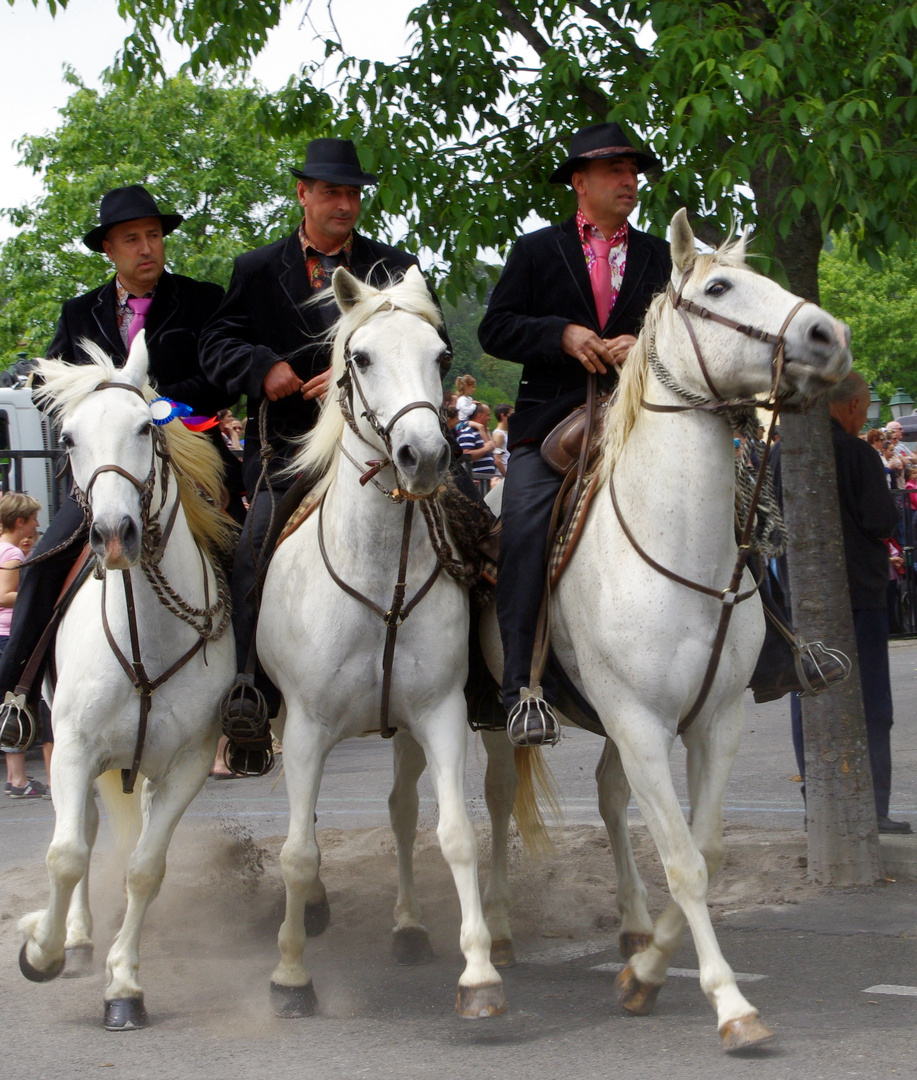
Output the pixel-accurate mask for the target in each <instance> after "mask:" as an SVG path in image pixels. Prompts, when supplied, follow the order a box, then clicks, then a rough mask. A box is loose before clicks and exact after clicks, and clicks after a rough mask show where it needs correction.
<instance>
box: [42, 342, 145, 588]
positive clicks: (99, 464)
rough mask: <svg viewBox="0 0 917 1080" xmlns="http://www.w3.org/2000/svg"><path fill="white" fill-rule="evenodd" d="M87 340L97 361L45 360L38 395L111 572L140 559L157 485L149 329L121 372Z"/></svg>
mask: <svg viewBox="0 0 917 1080" xmlns="http://www.w3.org/2000/svg"><path fill="white" fill-rule="evenodd" d="M82 345H83V348H84V349H85V350H86V351H87V352H88V353H89V355H90V356H91V357H92V361H93V362H92V363H91V364H85V365H73V364H66V363H64V362H63V361H60V360H45V361H42V362H41V364H40V365H39V368H38V373H39V376H40V378H41V379H42V380H43V385H42V386H41V387H40V389H39V391H38V396H39V399H40V400H41V399H43V400H44V401H45V402H47V403H48V404H49V405H50V406H51V409H52V411H53V413H54V415H55V417H56V418H57V419H58V421H59V423H60V426H61V445H62V447H63V448H64V449H65V450H66V451H67V455H68V458H69V462H70V469H71V472H72V475H73V482H74V485H75V489H76V492H77V497H78V498H80V499H81V500H82V501H83V505H84V507H85V508H87V509H88V513H89V516H90V521H91V524H90V529H89V542H90V546H91V547H92V550H93V552H94V553H95V555H96V556H97V558H98V559H99V560H100V562H101V563H102V565H103V566H104V567H105V568H106V569H107V570H126V569H128V568H130V567H131V566H133V565H134V564H135V563H136V562H137V560H138V559H139V558H140V554H141V550H142V540H143V530H144V525H145V521H146V519H147V516H148V513H149V507H150V502H151V500H152V497H153V492H154V489H156V488H157V486H158V485H157V461H158V458H157V443H158V440H157V439H156V438H155V430H156V425H155V424H154V421H153V415H152V413H151V411H150V406H149V404H148V402H147V401H146V398H145V393H144V388H145V387H147V366H148V363H149V357H148V353H147V348H146V341H145V335H144V332H143V331H141V332H140V333H139V334H138V335H137V336H136V338H135V339H134V342H133V344H132V346H131V350H130V355H129V357H128V360H127V362H126V363H125V365H124V367H123V368H121V369H120V370H118V369H117V368H116V367H115V366H114V364H113V363H112V361H111V359H110V357H108V356H107V355H106V354H105V353H104V352H102V350H101V349H99V348H98V347H97V346H95V345H93V344H92V343H90V342H87V341H84V342H83V343H82ZM147 389H148V388H147ZM103 390H104V391H105V393H102V392H101V391H103Z"/></svg>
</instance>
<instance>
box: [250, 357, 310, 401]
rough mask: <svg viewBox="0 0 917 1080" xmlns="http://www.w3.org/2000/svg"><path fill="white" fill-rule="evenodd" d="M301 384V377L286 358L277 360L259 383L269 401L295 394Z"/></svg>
mask: <svg viewBox="0 0 917 1080" xmlns="http://www.w3.org/2000/svg"><path fill="white" fill-rule="evenodd" d="M313 381H314V380H313ZM302 384H303V383H302V379H301V378H300V377H299V376H298V375H297V374H296V372H295V371H294V370H293V369H292V368H291V367H290V365H289V364H288V363H287V362H286V360H278V361H277V363H276V364H275V365H274V366H273V367H272V368H271V369H270V371H269V372H268V373H267V375H265V376H264V381H263V382H262V384H261V385H262V387H263V388H264V393H265V395H266V397H267V399H268V400H269V401H279V400H280V399H281V398H285V397H289V396H290V394H295V393H296V391H297V390H299V388H300V387H301V386H302Z"/></svg>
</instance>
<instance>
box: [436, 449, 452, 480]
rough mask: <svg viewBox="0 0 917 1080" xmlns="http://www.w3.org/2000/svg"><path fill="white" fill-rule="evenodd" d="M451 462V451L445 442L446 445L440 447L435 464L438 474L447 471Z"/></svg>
mask: <svg viewBox="0 0 917 1080" xmlns="http://www.w3.org/2000/svg"><path fill="white" fill-rule="evenodd" d="M451 464H452V451H451V450H450V449H449V444H448V443H446V445H445V446H444V447H443V449H442V453H441V454H440V455H439V463H438V466H437V471H438V472H439V473H440V474H442V473H445V472H448V470H449V467H450V466H451Z"/></svg>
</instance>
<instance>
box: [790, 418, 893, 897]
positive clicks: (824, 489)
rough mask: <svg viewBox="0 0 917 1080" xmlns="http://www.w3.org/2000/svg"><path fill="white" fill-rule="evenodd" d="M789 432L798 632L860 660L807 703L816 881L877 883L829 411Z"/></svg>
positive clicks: (812, 875) (797, 422) (793, 424)
mask: <svg viewBox="0 0 917 1080" xmlns="http://www.w3.org/2000/svg"><path fill="white" fill-rule="evenodd" d="M780 429H781V443H782V450H781V468H782V470H783V498H784V509H785V513H786V522H787V528H788V531H789V536H790V545H789V552H788V559H787V562H788V565H789V574H790V592H791V595H792V598H793V621H794V624H795V627H796V631H797V633H798V634H799V635H800V636H801V637H802V638H803V639H804V640H805V641H824V642H825V644H827V645H830V646H832V647H834V648H838V649H841V650H842V651H843V652H845V653H846V654H847V655H848V656H849V657H850V658H851V660H852V661H853V672H852V674H851V676H850V678H849V679H848V680H847V681H846V682H845V683H844V684H843V685H841V686H839V687H836V688H835V689H833V690H829V691H827V692H826V693H824V694H821V695H819V696H818V697H814V698H804V699H803V701H802V728H803V739H804V741H805V761H806V815H807V817H808V839H809V879H810V880H811V881H817V882H820V883H822V884H824V885H871V884H872V883H873V882H874V881H875V880H876V879H877V878H878V877H879V875H880V869H881V867H880V861H879V840H878V833H877V831H876V809H875V800H874V797H873V790H872V773H871V770H870V765H869V750H868V747H867V743H866V725H865V721H864V719H863V695H862V691H861V689H860V670H859V666H858V664H857V662H856V642H855V640H854V636H853V618H852V616H851V613H850V595H849V592H848V590H847V574H846V570H845V567H844V540H843V536H842V535H841V523H840V514H839V512H838V508H837V499H836V492H837V480H836V474H835V467H834V455H833V453H832V445H831V426H830V421H829V418H828V409H827V406H826V405H824V404H821V405H819V406H818V407H817V408H816V409H815V410H813V411H812V412H811V413H809V414H808V415H805V416H804V415H800V414H798V413H797V414H794V415H786V416H784V417H783V418H782V420H781V423H780Z"/></svg>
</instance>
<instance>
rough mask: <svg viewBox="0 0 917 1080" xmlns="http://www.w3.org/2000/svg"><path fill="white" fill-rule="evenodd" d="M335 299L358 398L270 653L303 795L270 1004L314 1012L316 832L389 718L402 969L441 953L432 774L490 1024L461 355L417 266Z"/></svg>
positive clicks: (321, 425)
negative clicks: (366, 738)
mask: <svg viewBox="0 0 917 1080" xmlns="http://www.w3.org/2000/svg"><path fill="white" fill-rule="evenodd" d="M333 287H334V294H335V297H336V299H337V302H338V305H339V307H340V308H341V311H342V315H341V318H340V320H339V322H338V324H337V327H336V330H335V337H334V348H333V361H332V371H333V375H332V382H333V383H336V384H337V385H338V386H339V387H341V393H340V396H338V394H336V393H335V392H333V391H332V393H330V394H329V396H328V398H327V400H326V401H325V404H324V407H323V409H322V413H321V416H320V418H319V421H318V423H317V425H316V427H315V429H314V431H313V432H312V433H311V435H310V437H309V438H308V441H307V443H306V446H305V448H304V450H303V452H302V454H301V456H300V458H299V460H298V461H297V463H296V466H295V467H296V469H297V470H303V471H305V472H307V473H310V474H312V475H315V476H316V477H321V479H320V480H319V482H318V485H317V487H316V488H315V491H314V495H315V498H316V500H317V506H318V508H317V509H316V510H315V511H314V512H313V513H312V514H311V515H310V516H309V517H308V518H306V520H305V521H304V522H303V523H302V524H301V525H300V526H299V528H298V529H297V530H296V531H295V532H293V533H292V534H291V535H290V536H289V537H288V538H287V539H286V540H284V541H283V542H282V543H281V544H280V546H279V547H278V549H277V551H276V553H275V554H274V557H273V560H272V562H271V564H270V568H269V570H268V573H267V578H266V581H265V586H264V592H263V596H262V602H261V613H260V617H259V623H258V637H257V642H258V655H259V657H260V659H261V663H262V664H263V666H264V669H265V671H266V672H267V674H268V675H269V676H270V678H271V679H272V680H273V682H274V683H275V685H276V686H278V687H279V688H280V690H281V692H282V694H283V699H284V703H285V706H286V718H285V721H284V729H283V758H284V769H285V774H286V781H287V790H288V792H289V797H290V828H289V835H288V837H287V840H286V843H285V844H284V846H283V851H282V853H281V867H282V871H283V878H284V882H285V884H286V917H285V919H284V922H283V925H282V926H281V928H280V933H279V937H278V944H279V947H280V953H281V959H280V963H279V964H278V965H277V968H276V969H275V971H274V973H273V976H272V981H271V1002H272V1006H273V1008H274V1011H275V1012H276V1013H277V1014H278V1015H280V1016H287V1017H294V1016H305V1015H308V1014H311V1013H312V1012H313V1011H314V1009H315V1004H316V1001H315V993H314V990H313V986H312V979H311V975H310V973H309V970H308V968H307V966H306V964H305V960H304V957H303V950H304V947H305V944H306V936H307V934H317V933H321V931H322V930H323V929H324V927H325V925H326V924H327V921H328V904H327V898H326V895H325V888H324V885H323V884H322V882H321V878H320V877H319V865H320V854H319V849H318V845H317V843H316V838H315V817H314V815H315V806H316V800H317V798H318V790H319V784H320V781H321V776H322V770H323V768H324V765H325V760H326V758H327V756H328V753H329V752H330V750H331V748H332V747H333V746H334V745H335V744H336V743H337V742H339V741H340V740H341V739H343V738H346V737H348V736H353V735H362V734H363V733H365V732H367V731H378V730H379V729H380V724H381V725H382V726H384V725H385V724H386V717H388V718H389V719H390V723H391V727H397V729H398V730H397V733H396V734H395V736H394V750H395V768H396V783H395V788H394V790H393V793H392V797H391V799H390V800H389V806H390V811H391V817H392V824H393V828H394V830H395V835H396V840H397V843H398V862H399V891H398V898H397V902H396V907H395V948H396V955H397V956H398V957H399V958H400V959H401V960H402V962H408V963H409V962H419V961H421V960H423V959H424V958H426V957H427V956H428V955H429V945H428V943H427V939H426V931H425V930H424V928H423V926H422V923H421V921H420V912H419V910H418V908H417V903H416V900H415V897H414V891H413V881H412V876H411V858H412V853H411V848H412V845H413V841H414V835H415V832H416V826H417V791H416V783H417V778H418V777H419V776H420V774H421V772H422V771H423V768H424V764H425V763H426V764H427V765H429V768H430V774H431V777H432V781H433V787H434V790H435V793H436V798H437V802H438V804H439V825H438V829H437V835H438V837H439V841H440V846H441V848H442V852H443V856H444V857H445V859H446V861H447V862H448V864H449V867H450V869H451V870H452V874H453V877H454V880H455V884H456V888H457V890H458V895H459V900H460V902H461V908H462V927H461V935H460V942H461V948H462V952H463V954H464V956H465V960H466V967H465V970H464V971H463V972H462V975H461V977H460V978H459V991H458V1000H457V1003H456V1008H457V1009H458V1011H459V1012H460V1013H461V1014H462V1015H465V1016H490V1015H494V1014H496V1013H499V1012H502V1011H503V1009H504V1008H505V1002H504V997H503V987H502V983H501V980H500V976H499V975H498V974H497V972H496V970H495V968H494V966H493V965H492V963H491V961H490V934H489V933H488V930H487V925H486V923H485V921H484V918H483V915H482V911H481V900H480V895H479V892H478V880H477V848H476V842H475V836H474V832H473V829H472V826H471V822H470V820H469V818H468V814H467V811H466V808H465V802H464V775H465V757H466V748H467V740H468V734H469V732H468V727H467V721H466V709H465V699H464V695H463V687H464V683H465V678H466V673H467V634H468V595H467V590H466V589H465V588H463V587H462V586H461V585H460V584H459V583H458V582H457V581H456V580H453V577H452V576H450V574H449V573H448V572H447V570H448V569H449V562H450V560H451V559H452V556H451V549H448V550H447V545H443V544H442V543H440V544H438V545H437V546H438V547H439V554H437V551H436V550H435V547H434V543H433V542H432V540H431V538H432V537H435V536H438V537H439V538H440V540H442V538H443V535H444V534H443V532H442V531H441V530H440V531H439V532H437V528H436V520H437V515H438V514H439V511H438V508H437V505H436V503H435V499H434V497H435V495H436V493H437V491H438V489H439V487H440V485H441V484H442V483H443V481H444V480H445V478H446V475H447V473H448V470H449V466H450V461H451V458H450V450H449V446H448V443H447V442H446V440H445V438H444V436H443V432H442V429H441V421H440V405H441V402H442V384H441V378H442V369H443V365H444V362H445V361H446V359H447V355H448V354H447V350H446V346H445V344H444V342H443V340H442V338H441V337H440V334H439V332H438V329H439V326H440V323H441V315H440V313H439V310H438V308H437V307H436V305H435V303H434V302H433V300H432V298H431V297H430V294H429V292H428V290H427V287H426V285H425V283H424V280H423V278H422V276H421V274H420V272H419V271H418V270H416V269H413V268H412V269H410V270H408V272H407V274H406V275H405V277H404V279H403V280H402V281H400V282H398V283H396V284H393V285H391V286H390V287H388V288H385V289H376V288H373V287H371V286H369V285H366V284H363V283H362V282H360V281H359V280H357V279H356V278H354V277H353V276H352V275H350V274H349V273H348V272H347V271H346V270H343V269H338V270H337V271H335V275H334V279H333ZM342 406H343V407H342ZM425 500H426V502H424V501H425ZM415 507H419V510H417V511H416V512H415V509H414V508H415ZM438 521H439V525H440V526H441V525H442V519H441V518H439V519H438ZM443 561H445V562H446V568H445V569H444V568H443V566H442V565H441V563H442V562H443Z"/></svg>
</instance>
